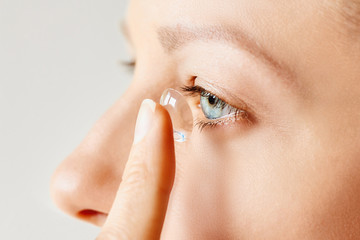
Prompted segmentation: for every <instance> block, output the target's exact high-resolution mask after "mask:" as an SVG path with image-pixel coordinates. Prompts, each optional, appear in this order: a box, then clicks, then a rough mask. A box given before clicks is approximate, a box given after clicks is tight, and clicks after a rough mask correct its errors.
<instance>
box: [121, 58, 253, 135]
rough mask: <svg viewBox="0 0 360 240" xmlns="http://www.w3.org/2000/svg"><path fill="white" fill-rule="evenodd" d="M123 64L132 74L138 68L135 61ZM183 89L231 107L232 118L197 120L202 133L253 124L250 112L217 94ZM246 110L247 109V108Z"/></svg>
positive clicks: (192, 88) (184, 87) (200, 89)
mask: <svg viewBox="0 0 360 240" xmlns="http://www.w3.org/2000/svg"><path fill="white" fill-rule="evenodd" d="M121 64H122V65H123V66H125V67H126V68H127V69H128V70H130V71H132V72H133V71H134V69H135V67H136V61H135V60H130V61H122V62H121ZM181 89H182V91H184V92H186V93H188V95H190V96H203V97H209V96H213V97H215V98H216V105H220V107H221V108H224V107H225V106H229V107H230V109H231V111H232V112H233V114H232V116H231V117H222V118H219V119H215V120H201V119H197V120H195V126H197V127H198V128H199V129H200V131H202V130H203V129H204V128H207V127H209V128H215V127H217V126H219V125H225V124H228V123H232V122H236V121H239V120H240V121H242V122H245V123H247V124H248V125H250V124H251V123H252V121H251V120H250V117H249V113H248V111H246V110H244V109H238V108H236V107H233V106H231V105H230V104H228V103H226V102H225V101H224V100H222V99H221V98H219V97H217V96H216V95H215V94H212V93H210V92H209V91H207V90H206V89H204V88H202V87H200V86H183V87H182V88H181ZM244 108H245V109H246V106H245V107H244ZM206 119H207V118H206Z"/></svg>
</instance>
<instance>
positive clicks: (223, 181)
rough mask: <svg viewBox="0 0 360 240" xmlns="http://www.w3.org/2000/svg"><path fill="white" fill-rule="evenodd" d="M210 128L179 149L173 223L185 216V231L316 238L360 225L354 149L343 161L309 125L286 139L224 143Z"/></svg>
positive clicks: (262, 136)
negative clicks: (345, 226)
mask: <svg viewBox="0 0 360 240" xmlns="http://www.w3.org/2000/svg"><path fill="white" fill-rule="evenodd" d="M211 131H212V130H210V131H209V132H206V131H204V132H202V133H201V134H198V135H195V136H194V137H193V138H192V139H191V141H192V142H191V146H190V147H188V148H186V147H183V148H184V149H185V148H186V151H185V150H184V149H182V148H181V147H180V148H178V152H177V173H176V174H177V180H176V184H175V187H174V191H173V196H172V201H171V210H170V212H172V211H173V210H174V212H175V214H173V213H170V215H172V216H171V217H169V219H170V218H172V219H173V218H177V220H179V219H182V220H181V221H177V223H180V222H181V224H182V225H183V229H192V230H191V231H193V232H191V233H190V232H188V234H201V235H203V236H209V238H210V237H211V236H218V237H219V238H226V237H228V238H231V237H233V238H236V237H238V236H244V238H246V239H258V238H259V237H260V236H261V237H262V238H263V239H264V238H266V239H279V238H284V237H285V238H288V239H295V238H296V239H300V238H308V237H311V238H312V239H314V238H315V237H320V238H321V237H325V236H328V234H329V228H331V229H336V228H339V227H338V226H341V225H344V224H346V225H351V224H354V222H355V223H358V221H354V219H356V218H357V217H356V216H358V215H359V210H360V208H359V206H358V204H357V203H358V202H359V200H360V199H359V198H360V189H358V187H357V186H358V185H359V184H358V183H360V178H359V177H358V174H357V173H358V172H359V171H358V170H359V164H357V162H359V161H356V158H357V155H356V153H355V151H353V150H351V149H349V151H347V152H348V153H354V154H352V155H351V154H349V155H348V160H346V162H347V163H344V161H343V160H342V158H343V157H341V156H339V154H336V153H335V152H336V151H330V150H329V149H335V148H334V146H322V145H321V144H319V138H321V137H320V136H315V135H314V133H313V132H311V131H309V129H306V128H303V129H301V128H297V130H296V131H293V134H291V135H286V136H285V135H284V136H280V135H279V133H278V132H276V131H275V130H269V129H264V128H263V129H258V130H257V131H254V132H252V133H251V134H248V135H247V136H246V137H241V136H240V137H237V138H227V139H226V138H221V134H220V135H216V134H214V133H213V132H211ZM326 144H330V143H328V142H326ZM323 149H327V151H323ZM343 149H344V148H343ZM180 212H181V213H180ZM176 213H177V214H176ZM194 224H196V226H198V227H197V228H196V229H194V228H193V226H194ZM167 227H170V224H168V226H167ZM189 231H190V230H189ZM334 231H335V230H334Z"/></svg>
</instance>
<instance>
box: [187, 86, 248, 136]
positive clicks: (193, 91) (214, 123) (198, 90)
mask: <svg viewBox="0 0 360 240" xmlns="http://www.w3.org/2000/svg"><path fill="white" fill-rule="evenodd" d="M181 89H182V91H184V92H186V93H188V94H187V95H190V96H203V97H209V96H212V97H215V98H216V103H215V104H216V105H218V106H220V107H222V108H224V107H225V106H229V107H230V109H231V112H232V114H231V117H226V116H224V117H222V118H219V119H215V120H210V119H208V120H202V119H197V120H196V121H195V126H197V127H198V128H199V129H200V131H202V130H203V129H204V128H207V127H209V128H215V127H218V126H219V125H225V124H228V123H233V122H236V121H241V122H245V123H247V124H248V125H250V124H251V123H252V121H251V119H250V115H249V113H248V111H247V110H246V109H247V107H246V106H245V107H244V109H239V108H236V107H233V106H231V105H230V104H228V103H226V102H225V101H224V100H222V99H221V98H219V97H217V96H216V95H215V94H212V93H211V92H209V91H207V90H206V89H204V88H202V87H200V86H183V87H182V88H181ZM206 119H207V118H206Z"/></svg>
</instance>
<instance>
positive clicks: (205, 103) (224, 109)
mask: <svg viewBox="0 0 360 240" xmlns="http://www.w3.org/2000/svg"><path fill="white" fill-rule="evenodd" d="M200 106H201V110H202V111H203V113H204V115H205V117H206V118H207V119H219V118H223V117H226V116H231V115H233V114H235V113H236V112H237V111H239V110H238V109H237V108H234V107H232V106H230V105H229V104H227V103H225V102H224V101H222V100H221V99H219V98H218V97H216V96H215V95H213V94H211V93H209V92H206V91H202V92H201V93H200Z"/></svg>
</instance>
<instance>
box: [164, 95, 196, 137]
mask: <svg viewBox="0 0 360 240" xmlns="http://www.w3.org/2000/svg"><path fill="white" fill-rule="evenodd" d="M160 104H161V105H162V106H164V107H165V109H166V110H167V111H168V112H169V115H170V117H171V121H172V124H173V130H174V140H175V141H176V142H185V141H187V140H188V139H189V136H190V134H191V132H192V128H193V116H192V112H191V109H190V106H189V104H188V102H187V101H186V98H185V97H184V96H183V95H182V94H181V93H180V92H179V91H177V90H175V89H172V88H168V89H166V90H165V91H164V92H163V94H162V95H161V98H160Z"/></svg>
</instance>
